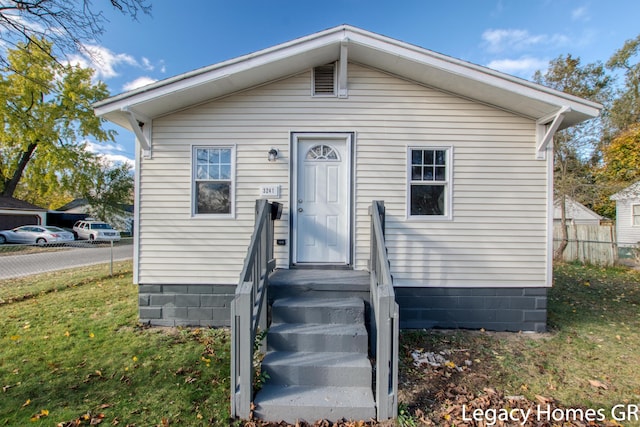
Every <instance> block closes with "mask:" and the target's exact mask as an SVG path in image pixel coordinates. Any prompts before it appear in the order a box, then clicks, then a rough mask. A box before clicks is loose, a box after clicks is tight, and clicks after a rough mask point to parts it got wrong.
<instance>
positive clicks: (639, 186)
mask: <svg viewBox="0 0 640 427" xmlns="http://www.w3.org/2000/svg"><path fill="white" fill-rule="evenodd" d="M609 198H610V199H611V200H626V199H640V181H638V182H636V183H633V184H631V185H630V186H628V187H626V188H623V189H622V190H620V191H618V192H617V193H616V194H614V195H613V196H611V197H609Z"/></svg>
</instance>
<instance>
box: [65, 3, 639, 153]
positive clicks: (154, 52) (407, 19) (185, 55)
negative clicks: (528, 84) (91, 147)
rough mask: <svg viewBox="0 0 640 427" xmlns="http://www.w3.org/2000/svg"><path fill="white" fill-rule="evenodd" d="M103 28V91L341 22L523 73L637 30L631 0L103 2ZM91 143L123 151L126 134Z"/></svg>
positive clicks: (601, 56)
mask: <svg viewBox="0 0 640 427" xmlns="http://www.w3.org/2000/svg"><path fill="white" fill-rule="evenodd" d="M106 16H107V18H108V19H109V22H108V23H107V24H106V25H105V29H106V33H105V34H104V35H103V36H102V38H101V39H100V40H98V41H96V43H95V44H93V45H92V46H91V47H90V48H91V49H92V50H93V51H94V52H96V55H95V56H96V57H99V58H101V60H100V61H98V62H95V61H93V62H91V61H90V60H88V59H86V58H75V59H76V60H81V61H82V62H83V63H84V64H86V65H89V66H92V67H94V68H96V71H97V76H98V78H100V79H101V80H103V81H104V82H106V83H107V85H108V86H109V88H110V90H111V93H112V95H116V94H118V93H122V92H126V91H127V90H130V89H133V88H136V87H139V86H142V85H144V84H147V83H150V82H154V81H157V80H162V79H166V78H169V77H172V76H175V75H178V74H181V73H184V72H187V71H191V70H194V69H197V68H200V67H204V66H207V65H211V64H214V63H217V62H220V61H224V60H227V59H230V58H234V57H237V56H240V55H244V54H247V53H251V52H255V51H257V50H260V49H264V48H267V47H270V46H273V45H276V44H279V43H283V42H286V41H289V40H292V39H294V38H297V37H301V36H305V35H308V34H312V33H315V32H318V31H321V30H324V29H327V28H330V27H333V26H336V25H340V24H349V25H353V26H356V27H360V28H363V29H365V30H368V31H372V32H375V33H379V34H382V35H385V36H388V37H392V38H395V39H399V40H402V41H404V42H407V43H411V44H415V45H418V46H421V47H423V48H426V49H430V50H433V51H436V52H439V53H442V54H445V55H448V56H452V57H455V58H459V59H462V60H465V61H469V62H472V63H475V64H479V65H483V66H487V67H490V68H493V69H496V70H499V71H502V72H505V73H508V74H512V75H515V76H518V77H522V78H526V79H530V78H531V76H532V75H533V73H534V72H535V71H536V70H539V69H542V70H544V69H546V67H547V65H548V63H549V61H550V60H551V59H554V58H556V57H558V55H561V54H568V53H570V54H572V55H573V56H577V57H580V58H581V60H582V61H583V63H590V62H595V61H602V62H606V61H607V59H608V58H609V57H610V56H611V55H612V54H613V52H614V51H615V50H616V49H619V48H620V47H622V45H623V43H624V42H625V41H626V40H629V39H631V38H635V37H636V36H637V35H638V34H640V25H639V24H638V17H640V2H638V1H636V0H627V1H622V0H607V1H604V0H585V1H581V0H539V1H535V0H527V1H524V0H487V1H481V0H448V1H443V0H439V1H432V0H406V1H404V0H396V1H391V0H386V1H378V0H324V1H317V0H315V1H310V0H296V1H292V0H270V1H266V0H227V1H221V0H182V1H180V2H172V1H168V0H155V1H153V11H152V15H151V16H141V17H140V18H139V20H138V21H137V22H136V21H132V20H131V19H129V18H128V17H125V16H122V15H120V14H119V13H118V12H115V11H112V10H107V11H106ZM115 129H116V130H117V131H118V133H119V136H118V137H117V141H116V143H115V144H108V145H102V146H100V147H96V148H95V149H96V150H97V151H99V152H102V153H104V154H106V155H109V156H112V157H114V158H115V159H120V160H122V159H125V158H129V159H133V157H134V146H133V145H134V144H133V141H134V137H133V134H131V133H130V132H128V131H125V130H124V129H121V128H115Z"/></svg>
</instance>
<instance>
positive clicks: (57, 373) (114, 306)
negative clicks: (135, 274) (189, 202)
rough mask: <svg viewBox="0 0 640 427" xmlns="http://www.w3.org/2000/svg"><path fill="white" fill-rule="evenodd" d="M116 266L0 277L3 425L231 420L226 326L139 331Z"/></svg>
mask: <svg viewBox="0 0 640 427" xmlns="http://www.w3.org/2000/svg"><path fill="white" fill-rule="evenodd" d="M129 265H130V264H129ZM83 270H85V269H83ZM117 270H118V274H117V275H115V277H113V278H111V277H109V276H107V275H104V273H102V274H103V275H102V276H101V275H100V274H98V275H97V276H96V273H95V272H94V279H88V278H87V276H86V275H85V273H83V272H82V273H81V272H79V271H76V272H75V274H73V273H65V274H62V275H60V279H58V280H56V276H55V275H53V276H52V275H44V276H41V277H40V278H38V279H37V280H36V279H33V278H32V279H31V281H30V282H31V284H30V285H29V284H27V283H19V285H20V286H19V289H21V290H22V291H21V292H26V293H25V295H30V297H28V298H26V299H21V298H20V296H19V293H16V292H15V289H13V290H11V289H8V288H12V286H11V283H7V282H0V291H1V292H2V294H4V295H5V297H4V298H5V300H12V301H17V300H20V301H19V302H13V303H5V304H2V305H0V348H1V349H2V350H0V387H2V391H1V392H0V425H1V426H5V425H7V426H9V425H11V426H24V425H43V426H51V425H57V424H58V423H63V425H65V424H64V423H69V424H68V425H89V424H90V422H91V419H92V418H93V420H94V421H93V422H94V423H95V422H96V421H97V420H99V419H101V418H103V421H104V424H105V425H123V426H125V425H137V426H155V425H163V423H164V424H165V425H167V424H170V425H188V426H198V425H227V424H228V416H229V409H228V407H229V391H228V390H229V378H228V377H229V345H228V332H227V331H225V330H214V329H198V330H177V329H176V330H173V329H160V328H152V329H149V328H142V327H140V326H139V325H138V324H137V300H138V298H137V287H136V286H134V285H132V283H131V282H132V280H131V270H130V267H129V266H126V267H123V266H122V265H121V266H120V268H118V269H117ZM96 277H97V278H96ZM45 283H48V285H47V284H45ZM47 286H49V288H50V289H55V290H56V291H54V292H47V291H46V290H45V289H46V287H47ZM78 420H79V421H80V422H82V423H83V424H77V421H78ZM71 422H76V424H72V423H71Z"/></svg>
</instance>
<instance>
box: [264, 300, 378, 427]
mask: <svg viewBox="0 0 640 427" xmlns="http://www.w3.org/2000/svg"><path fill="white" fill-rule="evenodd" d="M364 313H365V305H364V301H363V300H362V298H357V297H346V298H321V297H317V296H311V297H309V296H300V297H289V298H279V299H277V300H275V301H274V303H273V305H272V324H271V327H270V328H269V332H268V334H267V344H268V352H267V354H266V356H265V358H264V360H263V362H262V369H263V370H264V371H265V372H267V373H268V374H269V379H268V380H267V382H266V385H265V386H264V387H263V388H262V390H260V391H259V392H258V393H257V394H256V396H255V399H254V404H255V407H256V409H255V411H254V415H255V416H256V417H257V418H260V419H262V420H265V421H273V422H278V421H286V422H288V423H295V422H296V421H299V420H300V421H302V420H304V421H307V422H310V423H314V422H315V421H317V420H321V419H326V420H329V421H337V420H341V419H347V420H365V421H368V420H370V419H372V418H375V403H374V398H373V393H372V369H371V363H370V361H369V359H368V336H367V331H366V328H365V324H364V320H365V316H364Z"/></svg>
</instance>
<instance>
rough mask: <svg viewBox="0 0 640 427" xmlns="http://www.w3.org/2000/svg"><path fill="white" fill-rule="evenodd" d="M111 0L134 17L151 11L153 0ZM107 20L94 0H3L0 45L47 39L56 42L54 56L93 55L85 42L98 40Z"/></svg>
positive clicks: (1, 58) (0, 57) (2, 57)
mask: <svg viewBox="0 0 640 427" xmlns="http://www.w3.org/2000/svg"><path fill="white" fill-rule="evenodd" d="M109 2H110V4H111V7H113V8H115V9H117V10H118V11H120V12H121V13H122V14H124V15H127V16H129V17H130V18H131V19H133V20H134V21H137V20H138V17H139V16H140V14H145V15H150V14H151V3H150V0H109ZM101 3H103V2H101ZM103 4H104V3H103ZM107 22H108V19H107V18H106V17H105V15H104V13H103V11H102V10H101V9H96V8H95V7H94V5H93V1H92V0H0V45H5V46H6V47H8V48H16V47H17V46H18V44H19V43H28V42H31V43H37V42H38V40H42V39H47V40H50V41H52V42H53V45H54V48H55V51H53V52H52V55H53V56H55V57H63V56H65V55H67V54H70V53H76V52H82V53H84V54H87V55H88V56H91V53H90V52H88V51H87V50H86V49H85V48H84V45H85V44H86V43H91V42H95V41H96V40H99V39H100V37H101V36H102V35H103V34H104V32H105V24H106V23H107ZM7 62H8V61H7V58H6V53H5V52H0V65H6V64H7Z"/></svg>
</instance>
